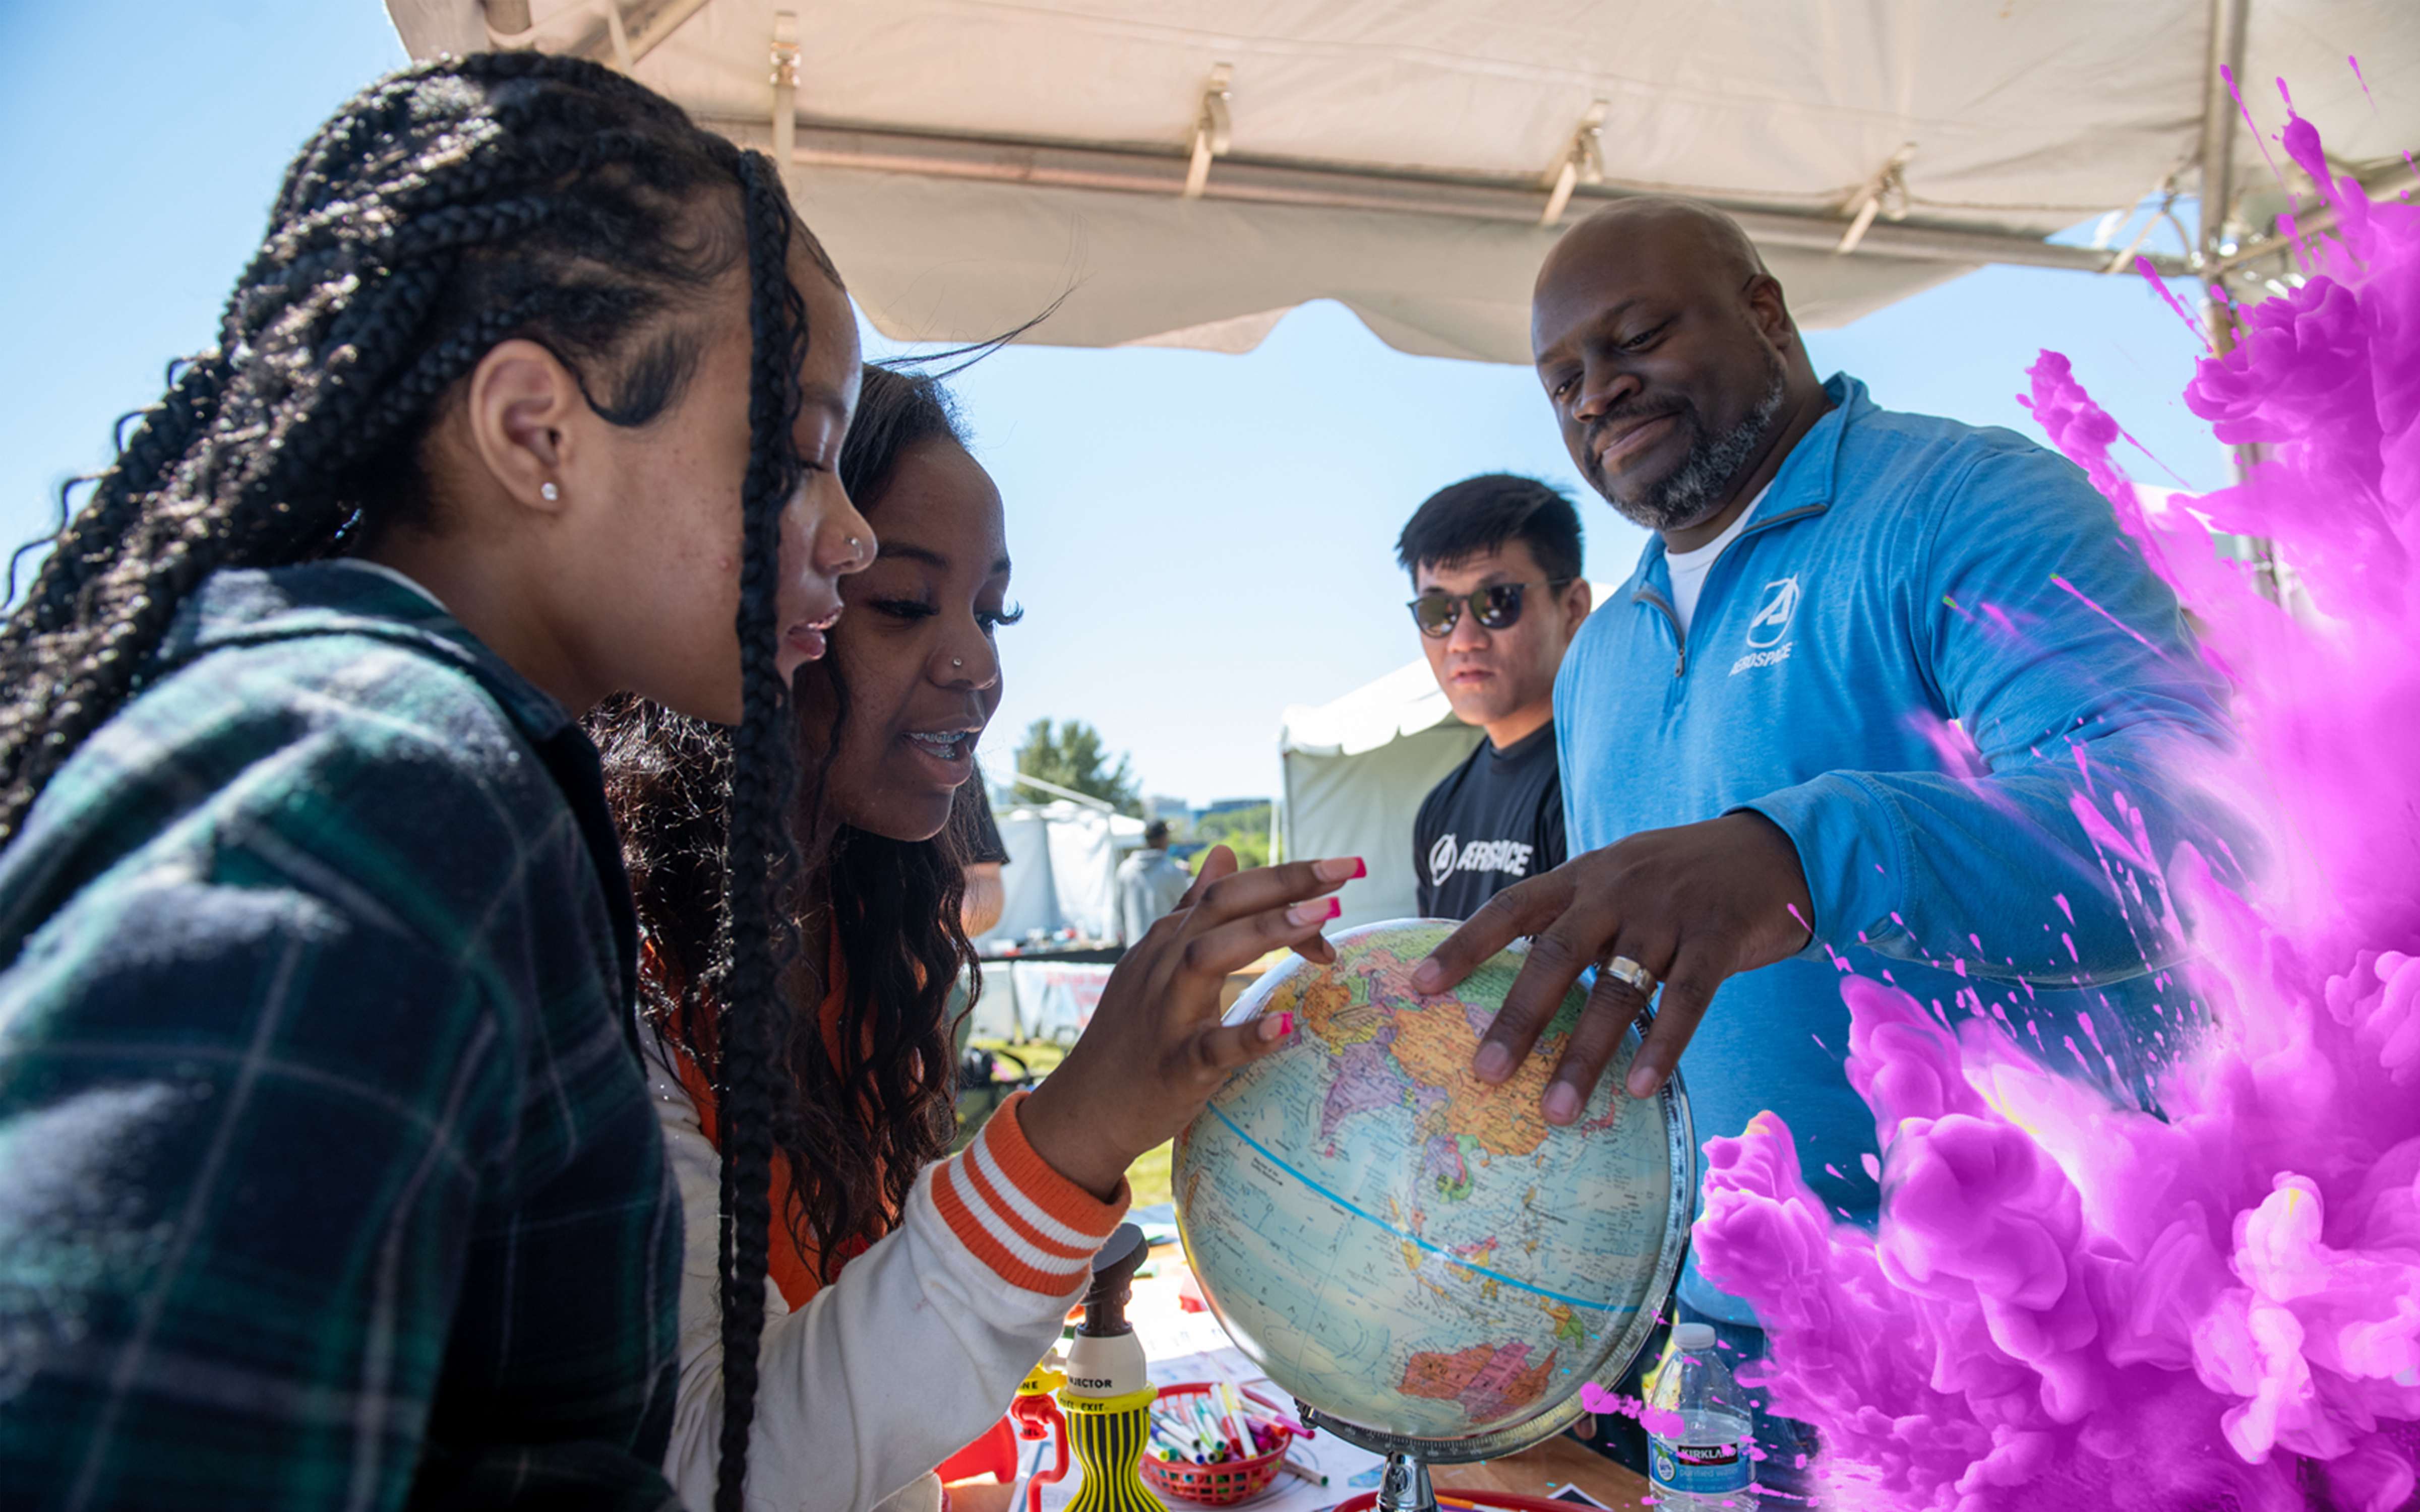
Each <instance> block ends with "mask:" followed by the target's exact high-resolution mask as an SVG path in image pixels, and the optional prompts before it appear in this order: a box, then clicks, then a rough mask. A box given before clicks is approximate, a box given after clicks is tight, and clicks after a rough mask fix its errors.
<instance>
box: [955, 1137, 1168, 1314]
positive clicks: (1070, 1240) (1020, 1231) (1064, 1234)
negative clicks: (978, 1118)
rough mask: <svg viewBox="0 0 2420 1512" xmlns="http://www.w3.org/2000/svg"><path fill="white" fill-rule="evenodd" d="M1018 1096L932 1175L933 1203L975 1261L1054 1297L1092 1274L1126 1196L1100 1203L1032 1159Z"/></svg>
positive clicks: (1122, 1214)
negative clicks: (965, 1146)
mask: <svg viewBox="0 0 2420 1512" xmlns="http://www.w3.org/2000/svg"><path fill="white" fill-rule="evenodd" d="M1024 1099H1025V1094H1024V1093H1022V1092H1019V1093H1017V1094H1016V1096H1014V1097H1012V1098H1010V1099H1009V1100H1008V1101H1007V1102H1006V1103H1002V1104H1001V1108H1000V1111H999V1112H997V1113H995V1114H993V1115H992V1116H991V1119H990V1120H989V1121H988V1122H986V1123H985V1125H984V1128H983V1133H982V1134H979V1135H977V1136H976V1139H975V1142H974V1143H973V1144H971V1145H970V1146H968V1147H967V1149H966V1150H965V1151H964V1152H963V1153H961V1154H958V1155H954V1156H953V1157H951V1158H950V1159H948V1160H946V1161H943V1162H941V1163H940V1164H939V1165H936V1166H935V1167H934V1168H933V1203H934V1206H936V1207H938V1208H939V1209H940V1210H941V1216H942V1218H943V1219H944V1220H945V1221H947V1222H948V1224H949V1226H950V1229H951V1231H952V1232H953V1233H954V1234H956V1235H957V1236H958V1241H959V1242H961V1243H963V1244H965V1245H966V1246H967V1248H968V1249H970V1250H972V1251H973V1252H974V1254H975V1257H976V1258H978V1259H980V1260H982V1261H983V1262H984V1264H985V1265H987V1266H989V1267H990V1268H991V1270H992V1272H993V1273H995V1274H996V1275H998V1276H999V1277H1000V1278H1001V1280H1003V1281H1005V1282H1007V1283H1008V1284H1009V1285H1010V1286H1013V1287H1021V1288H1024V1289H1026V1290H1028V1291H1038V1292H1040V1293H1042V1294H1043V1295H1044V1296H1048V1297H1058V1296H1063V1295H1065V1294H1066V1293H1067V1292H1070V1291H1073V1290H1074V1289H1076V1288H1077V1287H1078V1286H1079V1285H1081V1284H1082V1283H1083V1282H1084V1281H1085V1280H1086V1279H1087V1278H1088V1277H1090V1276H1091V1274H1092V1271H1093V1257H1094V1254H1096V1253H1098V1251H1099V1250H1100V1247H1101V1245H1102V1243H1103V1242H1105V1241H1106V1240H1108V1238H1109V1234H1110V1232H1111V1231H1112V1230H1113V1229H1115V1228H1116V1227H1117V1226H1118V1221H1119V1220H1120V1219H1122V1218H1124V1217H1125V1211H1126V1204H1127V1202H1128V1200H1129V1196H1130V1194H1129V1192H1128V1190H1127V1188H1126V1186H1125V1183H1124V1182H1121V1183H1119V1186H1118V1196H1117V1199H1116V1200H1115V1201H1113V1202H1103V1201H1102V1200H1100V1199H1099V1198H1098V1197H1095V1196H1093V1195H1092V1194H1091V1193H1090V1192H1087V1191H1085V1190H1084V1189H1083V1188H1082V1187H1079V1186H1078V1185H1077V1184H1076V1183H1075V1182H1073V1181H1070V1180H1067V1179H1066V1178H1065V1177H1063V1176H1062V1175H1060V1174H1059V1173H1058V1172H1057V1171H1056V1170H1053V1169H1052V1168H1051V1167H1050V1165H1049V1163H1048V1162H1047V1161H1045V1160H1044V1159H1043V1158H1042V1157H1041V1156H1040V1155H1037V1154H1035V1153H1034V1152H1033V1147H1032V1145H1029V1144H1027V1143H1026V1142H1025V1129H1024V1127H1023V1125H1021V1124H1020V1123H1019V1122H1018V1121H1017V1104H1018V1103H1021V1102H1023V1101H1024Z"/></svg>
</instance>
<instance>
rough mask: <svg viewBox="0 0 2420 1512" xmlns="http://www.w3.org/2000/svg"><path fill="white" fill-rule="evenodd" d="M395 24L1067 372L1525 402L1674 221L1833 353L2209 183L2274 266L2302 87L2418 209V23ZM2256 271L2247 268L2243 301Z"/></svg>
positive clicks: (1503, 2) (751, 11)
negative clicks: (560, 59)
mask: <svg viewBox="0 0 2420 1512" xmlns="http://www.w3.org/2000/svg"><path fill="white" fill-rule="evenodd" d="M388 8H389V10H390V12H391V13H392V15H393V16H394V18H395V22H396V27H397V29H398V30H399V31H400V32H401V34H402V36H403V39H404V41H405V43H406V45H407V46H408V47H409V48H410V49H411V52H412V54H414V55H415V56H424V57H425V56H428V55H431V54H436V53H439V52H443V51H454V52H463V51H471V50H475V49H479V48H484V47H487V46H490V45H495V44H497V43H499V42H500V41H501V42H503V43H504V44H505V45H535V46H540V47H546V48H549V49H553V50H560V51H571V52H581V53H584V54H588V55H591V56H595V57H597V58H599V59H602V60H607V61H616V60H618V61H619V62H621V63H622V64H623V66H626V67H628V68H629V69H631V71H633V72H634V73H635V74H636V75H637V77H639V78H640V79H642V80H644V82H646V83H648V84H650V85H654V86H656V87H658V88H659V89H662V90H663V91H665V92H666V93H668V94H670V95H671V96H672V97H673V98H675V100H679V101H681V102H682V103H683V104H684V105H686V106H688V107H689V108H690V110H691V111H692V112H693V113H695V114H697V115H698V116H700V117H701V118H703V119H706V120H707V121H708V122H710V123H711V124H713V125H715V126H716V127H718V128H719V129H721V130H723V131H728V132H729V133H730V134H732V135H733V136H734V137H736V138H737V139H739V140H741V141H744V142H747V143H749V144H750V145H753V146H768V147H772V148H774V149H775V150H776V152H777V155H786V156H787V157H788V159H789V160H790V162H791V164H792V168H793V178H792V184H793V189H794V192H795V193H796V195H797V198H798V200H799V206H800V208H801V209H802V210H803V212H804V213H805V215H806V217H807V219H808V222H809V224H812V225H813V226H814V228H815V230H816V232H817V234H818V235H819V236H820V237H821V238H822V239H824V241H825V242H826V244H827V245H828V246H829V247H830V251H831V253H832V255H833V258H834V260H835V261H836V262H837V263H838V265H839V266H840V268H841V270H842V271H843V272H844V273H845V275H846V276H847V277H848V280H849V283H850V287H851V289H852V292H853V293H854V294H855V295H856V296H857V298H858V300H859V301H860V303H861V306H862V307H863V308H864V310H865V312H866V314H867V315H868V316H869V317H870V318H871V319H872V320H873V321H874V323H875V324H876V326H877V327H878V328H880V329H881V330H882V331H883V332H885V333H886V334H888V335H891V336H893V337H897V338H903V339H935V340H967V339H974V338H980V337H984V336H987V335H990V334H993V333H995V332H1001V331H1003V330H1006V329H1010V328H1012V327H1015V326H1016V325H1018V324H1019V323H1021V322H1023V321H1025V320H1026V319H1028V318H1030V317H1031V316H1033V315H1034V314H1035V313H1036V312H1038V311H1040V310H1041V309H1043V308H1044V307H1046V306H1047V305H1048V304H1049V303H1050V302H1051V301H1052V300H1054V299H1056V298H1058V297H1059V296H1060V295H1062V294H1063V293H1064V294H1066V295H1067V299H1066V301H1065V302H1064V304H1063V306H1062V307H1061V309H1060V310H1059V311H1058V313H1057V314H1056V315H1054V316H1052V317H1051V319H1050V320H1049V321H1048V322H1047V324H1046V325H1045V326H1044V327H1043V328H1041V329H1040V330H1039V331H1037V332H1035V339H1038V340H1044V341H1048V342H1053V343H1059V344H1064V345H1071V346H1108V345H1114V344H1120V343H1136V342H1148V343H1161V344H1174V345H1186V346H1199V347H1217V348H1219V349H1223V350H1242V349H1245V348H1248V347H1250V346H1252V345H1254V344H1255V343H1257V342H1258V341H1259V340H1260V339H1261V337H1262V336H1263V335H1264V334H1266V332H1268V330H1269V329H1270V328H1271V326H1273V325H1274V324H1275V323H1276V321H1277V319H1278V318H1279V317H1280V316H1281V315H1283V313H1284V312H1285V311H1287V310H1289V309H1291V308H1293V307H1294V306H1295V305H1296V304H1299V303H1301V302H1303V301H1307V300H1311V299H1319V298H1329V299H1336V300H1340V301H1343V302H1344V303H1345V304H1347V305H1349V306H1350V307H1352V309H1353V310H1354V311H1355V312H1356V313H1357V314H1358V315H1359V316H1360V317H1361V318H1362V319H1363V320H1364V321H1365V322H1367V323H1368V324H1369V325H1370V327H1371V328H1372V329H1373V331H1374V332H1377V333H1378V335H1380V336H1381V337H1383V338H1384V339H1385V340H1387V341H1388V342H1389V343H1390V344H1392V345H1394V346H1396V347H1402V348H1403V349H1404V350H1407V351H1414V352H1424V353H1435V354H1441V355H1449V356H1460V357H1476V358H1483V359H1488V360H1493V361H1498V362H1513V363H1526V362H1527V361H1528V293H1529V285H1530V281H1531V278H1532V277H1533V275H1534V273H1535V270H1536V269H1537V266H1538V262H1539V259H1540V257H1541V256H1542V255H1543V254H1544V250H1545V248H1546V246H1547V245H1548V244H1549V242H1550V241H1551V239H1553V237H1554V236H1555V235H1556V234H1557V231H1556V227H1557V225H1558V224H1563V223H1567V222H1568V220H1569V219H1570V218H1571V217H1572V216H1573V215H1575V214H1577V213H1579V212H1581V211H1584V210H1585V209H1586V208H1588V207H1589V206H1590V204H1591V203H1594V202H1596V201H1597V200H1598V199H1600V198H1601V197H1604V196H1607V195H1613V194H1619V193H1628V192H1637V191H1640V190H1667V189H1668V190H1678V191H1682V192H1686V193H1694V194H1699V195H1701V196H1704V197H1707V198H1711V199H1714V200H1716V201H1719V202H1721V203H1723V204H1725V205H1726V206H1728V207H1730V208H1732V209H1733V210H1734V211H1735V212H1737V213H1739V214H1740V216H1741V219H1742V221H1743V224H1745V225H1746V226H1747V227H1748V229H1749V231H1750V232H1751V234H1753V235H1754V236H1755V237H1756V239H1757V240H1758V242H1759V245H1760V246H1761V249H1762V251H1763V253H1764V255H1765V258H1766V260H1767V262H1768V263H1769V264H1770V265H1771V266H1772V268H1773V270H1774V271H1775V273H1776V275H1777V276H1778V277H1779V278H1780V279H1781V281H1782V283H1783V285H1785V286H1786V288H1787V289H1788V290H1789V293H1790V296H1791V300H1792V306H1793V308H1794V309H1795V310H1796V312H1797V313H1798V316H1799V317H1800V319H1801V320H1802V321H1803V322H1804V323H1806V324H1807V325H1809V326H1817V327H1821V326H1826V325H1835V324H1838V323H1841V322H1844V321H1847V320H1850V319H1853V318H1854V317H1855V316H1859V315H1861V314H1864V313H1866V312H1867V311H1869V310H1872V309H1875V308H1877V307H1879V306H1881V305H1884V304H1886V303H1889V302H1890V301H1894V300H1897V299H1900V298H1903V297H1905V296H1906V295H1908V294H1911V293H1914V292H1916V290H1918V289H1921V288H1924V287H1926V286H1928V285H1931V284H1935V283H1938V282H1940V281H1942V280H1944V279H1947V278H1949V277H1951V276H1953V275H1955V274H1957V273H1960V272H1962V271H1965V270H1968V269H1970V268H1973V267H1975V266H1978V265H1979V264H1982V263H1985V262H1994V261H2002V262H2008V261H2013V262H2028V263H2039V264H2044V265H2049V266H2059V267H2073V268H2079V269H2096V270H2097V269H2102V268H2105V267H2108V266H2111V265H2113V264H2120V265H2122V264H2126V263H2130V262H2131V259H2130V258H2127V257H2125V256H2124V254H2125V253H2126V252H2127V250H2128V249H2125V248H2123V247H2110V248H2106V249H2103V250H2098V251H2096V250H2094V249H2091V248H2083V247H2067V246H2053V245H2050V244H2047V243H2045V242H2043V241H2042V240H2041V238H2042V237H2044V236H2046V235H2048V234H2050V233H2052V232H2054V231H2055V230H2057V229H2059V228H2061V227H2065V226H2068V225H2072V224H2076V223H2078V222H2080V221H2084V220H2086V219H2088V218H2090V217H2092V216H2095V215H2100V214H2102V213H2104V212H2108V211H2113V210H2118V209H2123V208H2132V207H2133V206H2134V205H2135V204H2136V203H2137V202H2138V201H2139V200H2140V199H2141V198H2142V197H2143V196H2144V195H2145V194H2146V193H2159V192H2161V190H2162V189H2163V187H2166V188H2167V189H2168V190H2170V191H2172V192H2173V191H2176V190H2178V189H2182V190H2183V191H2185V192H2188V193H2191V192H2194V191H2195V190H2196V189H2197V187H2198V184H2199V170H2198V167H2197V164H2198V163H2199V162H2201V161H2204V160H2205V159H2206V160H2207V161H2209V162H2212V163H2214V164H2218V165H2220V166H2221V169H2222V171H2223V176H2224V181H2225V182H2226V183H2228V184H2231V185H2233V186H2235V187H2236V188H2237V189H2239V190H2245V189H2248V190H2250V191H2253V193H2231V194H2221V195H2219V196H2218V197H2219V198H2220V199H2221V200H2223V201H2226V202H2227V203H2229V204H2231V205H2232V206H2234V208H2235V210H2234V215H2233V218H2232V220H2231V221H2229V222H2227V223H2226V224H2228V225H2235V226H2238V227H2239V228H2240V229H2238V230H2237V231H2236V232H2234V233H2232V234H2234V235H2236V236H2239V237H2241V239H2243V240H2244V241H2245V242H2247V243H2258V242H2259V241H2260V239H2261V234H2262V233H2263V231H2264V230H2265V228H2266V227H2267V226H2268V224H2269V223H2270V219H2271V217H2273V214H2274V212H2275V210H2276V209H2277V208H2282V206H2283V203H2284V202H2283V196H2282V195H2281V194H2278V193H2274V192H2273V191H2274V180H2273V177H2271V173H2270V170H2269V168H2268V166H2267V165H2266V164H2265V162H2264V160H2263V156H2262V153H2261V150H2260V148H2261V147H2263V145H2264V143H2263V142H2262V141H2260V140H2257V139H2256V138H2255V136H2254V133H2253V132H2251V131H2245V130H2238V129H2237V126H2236V121H2237V111H2236V107H2235V105H2234V104H2233V102H2232V101H2230V100H2228V98H2227V95H2226V88H2225V85H2224V84H2223V83H2222V82H2221V81H2220V80H2219V75H2218V71H2217V66H2218V65H2219V64H2220V63H2222V62H2226V61H2228V60H2230V59H2231V60H2234V61H2236V62H2238V63H2240V64H2241V65H2242V66H2241V67H2239V68H2238V69H2236V72H2237V74H2238V76H2239V77H2240V78H2242V80H2243V81H2244V85H2243V89H2242V96H2243V100H2244V104H2245V106H2246V107H2247V108H2248V109H2249V111H2250V114H2251V116H2252V119H2253V120H2254V122H2255V123H2257V126H2258V128H2259V133H2260V136H2262V137H2265V136H2267V135H2268V134H2269V133H2271V132H2273V131H2275V130H2276V129H2277V128H2278V126H2279V125H2280V124H2281V123H2282V121H2283V110H2282V107H2281V105H2280V104H2279V102H2278V100H2277V96H2276V90H2275V88H2274V85H2273V83H2272V81H2273V79H2275V78H2277V77H2279V76H2283V77H2285V78H2286V79H2287V80H2288V83H2289V84H2290V85H2291V86H2292V88H2293V91H2294V98H2295V100H2296V102H2297V104H2298V105H2299V106H2300V108H2301V109H2302V111H2303V112H2304V114H2305V115H2306V116H2310V117H2311V118H2312V119H2314V120H2315V121H2317V122H2319V124H2320V125H2321V127H2322V129H2323V130H2324V131H2325V132H2326V133H2327V138H2328V144H2329V147H2330V149H2331V151H2332V152H2334V153H2335V154H2336V155H2337V156H2338V158H2339V160H2340V162H2341V163H2342V164H2343V165H2344V167H2345V168H2346V169H2347V170H2348V171H2353V172H2357V173H2359V174H2361V175H2363V176H2365V177H2369V178H2371V179H2373V180H2374V181H2377V182H2380V183H2385V182H2388V181H2389V180H2390V179H2391V177H2392V176H2394V175H2399V174H2402V173H2404V172H2405V169H2404V166H2403V163H2402V161H2401V159H2400V154H2401V153H2402V152H2403V151H2404V150H2406V149H2408V148H2411V147H2414V146H2415V145H2420V24H2415V22H2414V13H2413V9H2412V0H2140V3H2138V4H2134V5H2132V6H2112V5H2109V4H2106V3H2105V0H2024V4H2022V5H2008V4H2004V3H2002V0H1792V3H1789V4H1777V3H1776V0H1695V3H1692V4H1688V5H1680V6H1676V5H1669V4H1654V3H1645V0H1598V3H1589V0H1576V3H1572V4H1562V5H1541V4H1540V3H1539V0H1395V3H1391V4H1388V5H1382V6H1373V5H1368V4H1363V3H1360V0H819V3H814V4H808V3H803V0H388ZM2349 56H2357V57H2358V58H2359V61H2360V66H2361V69H2362V71H2363V75H2364V77H2365V78H2366V84H2367V88H2366V91H2365V89H2364V87H2363V84H2362V81H2361V80H2357V79H2356V77H2355V76H2354V74H2353V72H2352V70H2351V69H2350V68H2349V67H2348V65H2347V58H2348V57H2349ZM2271 155H2272V156H2277V157H2278V158H2279V161H2280V162H2282V161H2283V160H2282V157H2281V156H2279V155H2277V154H2275V153H2274V152H2273V151H2272V153H2271ZM2288 172H2289V173H2290V172H2291V169H2290V165H2288ZM2228 234H2229V233H2227V232H2226V230H2225V227H2224V226H2213V227H2211V228H2209V235H2208V239H2207V246H2208V247H2209V248H2210V249H2211V262H2210V264H2209V265H2207V268H2210V269H2214V267H2215V264H2216V262H2217V260H2218V257H2219V253H2218V248H2219V246H2220V243H2221V239H2222V238H2223V237H2224V236H2226V235H2228ZM1844 248H1845V249H1846V250H1843V249H1844ZM2260 250H2261V249H2260V248H2259V247H2258V246H2257V245H2247V246H2246V247H2245V248H2243V249H2242V251H2241V252H2239V253H2238V254H2237V255H2238V256H2243V257H2250V256H2251V255H2252V254H2255V253H2258V252H2259V251H2260ZM2170 266H2171V267H2173V266H2174V265H2173V264H2170ZM2243 270H2244V271H2245V272H2246V273H2247V274H2251V275H2259V274H2262V273H2265V271H2266V270H2267V265H2265V264H2260V263H2259V262H2258V259H2257V258H2252V259H2251V260H2249V261H2246V262H2245V263H2244V269H2243ZM2243 286H2244V288H2245V289H2247V290H2250V289H2257V287H2258V277H2257V276H2254V277H2252V278H2250V280H2249V281H2248V282H2247V283H2246V284H2245V285H2243Z"/></svg>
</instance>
